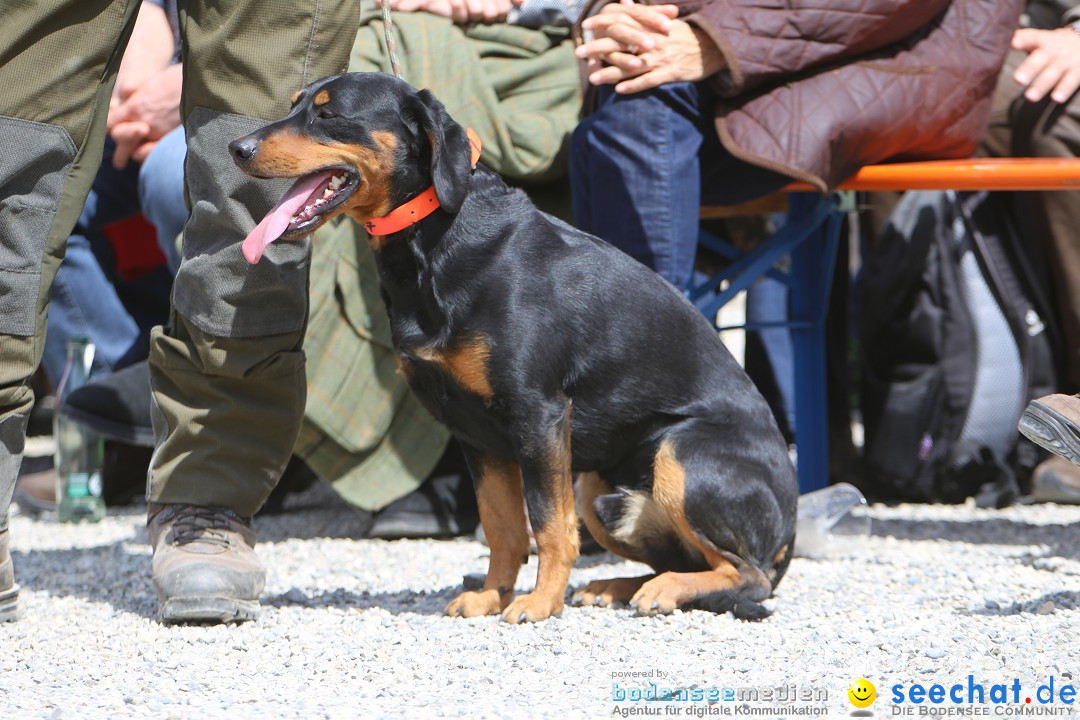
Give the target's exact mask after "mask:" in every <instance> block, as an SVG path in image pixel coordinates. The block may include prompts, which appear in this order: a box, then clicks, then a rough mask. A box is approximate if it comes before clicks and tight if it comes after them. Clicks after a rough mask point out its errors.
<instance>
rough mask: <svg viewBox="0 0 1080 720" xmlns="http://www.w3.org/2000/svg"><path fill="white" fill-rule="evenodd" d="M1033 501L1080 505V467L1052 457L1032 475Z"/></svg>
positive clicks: (1040, 464) (1043, 462)
mask: <svg viewBox="0 0 1080 720" xmlns="http://www.w3.org/2000/svg"><path fill="white" fill-rule="evenodd" d="M1030 497H1031V500H1032V501H1033V502H1051V503H1062V504H1069V505H1080V467H1077V466H1076V465H1073V464H1072V463H1070V462H1068V461H1067V460H1065V459H1064V458H1059V457H1057V456H1052V457H1050V459H1048V460H1044V461H1042V462H1041V463H1039V465H1038V467H1036V468H1035V471H1034V472H1033V473H1031V496H1030Z"/></svg>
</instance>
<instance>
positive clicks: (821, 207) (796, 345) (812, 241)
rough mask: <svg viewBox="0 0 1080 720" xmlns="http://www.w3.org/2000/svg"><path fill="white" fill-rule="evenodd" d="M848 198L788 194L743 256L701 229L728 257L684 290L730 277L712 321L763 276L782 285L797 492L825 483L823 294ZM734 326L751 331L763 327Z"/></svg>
mask: <svg viewBox="0 0 1080 720" xmlns="http://www.w3.org/2000/svg"><path fill="white" fill-rule="evenodd" d="M853 203H854V193H851V192H838V193H834V194H831V195H821V194H818V193H810V192H797V193H790V195H789V210H788V219H787V223H786V224H785V225H784V226H783V227H782V228H780V229H779V230H777V231H776V233H774V234H773V236H772V237H771V238H769V239H768V240H767V241H765V242H763V243H761V244H760V245H758V246H757V247H755V248H754V249H753V250H751V251H750V252H748V253H745V254H743V253H741V252H740V251H739V250H737V249H736V248H734V247H733V246H731V245H730V244H728V243H725V242H723V241H721V240H719V239H718V238H715V237H713V236H711V235H708V234H706V233H702V236H701V238H700V242H701V243H702V244H704V245H705V246H707V247H708V248H709V249H711V250H713V251H714V252H717V253H718V254H720V255H722V256H723V257H726V258H728V259H730V260H732V261H733V262H732V263H731V264H730V265H728V266H727V267H726V268H724V269H723V270H722V271H721V272H719V273H717V274H716V275H714V276H712V277H711V278H709V279H708V280H707V281H705V282H704V283H702V284H700V285H698V286H696V287H694V288H693V289H692V290H691V291H690V297H691V299H692V300H697V299H699V298H701V297H702V296H703V295H706V294H708V293H712V292H716V291H717V290H718V289H719V288H720V286H721V284H722V283H724V281H727V282H728V284H727V286H726V287H725V288H724V289H723V290H720V291H719V292H717V295H716V297H715V299H713V301H712V302H711V303H710V304H709V305H708V307H707V308H705V309H704V312H705V314H706V317H708V318H709V319H710V320H713V319H715V318H716V315H717V312H718V311H719V309H720V308H721V307H722V306H723V305H725V304H726V303H727V302H729V301H730V300H731V299H732V298H734V297H735V295H737V294H738V293H739V292H741V291H743V290H746V289H747V288H748V287H750V285H751V284H752V283H753V282H754V281H755V280H757V279H758V278H759V277H761V276H763V275H768V276H769V277H772V278H775V279H777V280H779V281H781V282H783V283H784V284H785V285H787V287H788V290H789V292H790V298H791V303H790V304H791V317H790V319H789V321H788V322H786V323H780V324H779V326H784V327H788V328H789V329H790V330H791V339H792V348H793V351H794V362H795V427H796V435H797V438H796V445H797V449H798V460H797V463H798V468H797V470H798V474H799V492H802V493H807V492H810V491H811V490H817V489H818V488H823V487H825V486H826V485H828V484H829V436H828V422H827V414H828V407H827V404H826V403H827V398H826V387H825V382H826V380H825V316H826V314H827V312H828V310H829V292H830V288H831V287H832V273H833V268H834V267H835V266H836V252H837V247H838V246H839V242H840V230H841V227H842V223H843V218H844V213H845V212H846V211H847V210H848V209H849V208H850V207H852V206H853ZM785 255H790V256H791V262H790V270H789V271H788V272H782V271H780V270H777V269H776V267H775V266H776V263H777V261H778V260H780V259H781V258H782V257H784V256H785ZM739 327H743V328H744V329H746V330H747V331H753V330H759V329H762V328H763V327H765V326H764V325H762V324H758V325H744V326H739ZM718 329H719V330H726V329H729V328H726V327H724V328H718Z"/></svg>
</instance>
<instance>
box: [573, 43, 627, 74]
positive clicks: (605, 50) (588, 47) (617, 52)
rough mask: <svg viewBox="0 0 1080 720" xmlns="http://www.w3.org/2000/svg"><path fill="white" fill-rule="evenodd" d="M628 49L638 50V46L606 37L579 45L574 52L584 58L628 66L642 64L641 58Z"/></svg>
mask: <svg viewBox="0 0 1080 720" xmlns="http://www.w3.org/2000/svg"><path fill="white" fill-rule="evenodd" d="M628 50H633V51H635V52H636V48H627V47H625V46H624V45H623V44H622V43H620V42H618V41H617V40H615V39H613V38H606V37H605V38H600V39H598V40H591V41H589V42H587V43H585V44H583V45H580V46H578V47H577V48H575V49H574V54H575V55H577V57H578V58H580V59H582V60H596V61H598V62H599V61H602V62H609V63H612V64H615V65H626V66H627V67H637V66H640V64H641V59H640V58H638V56H637V55H635V54H634V53H633V52H627V51H628Z"/></svg>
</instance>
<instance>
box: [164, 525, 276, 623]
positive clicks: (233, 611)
mask: <svg viewBox="0 0 1080 720" xmlns="http://www.w3.org/2000/svg"><path fill="white" fill-rule="evenodd" d="M146 526H147V531H148V532H149V534H150V545H151V546H152V547H153V548H154V559H153V563H152V572H153V580H154V590H155V591H156V592H157V595H158V599H159V600H160V601H161V608H160V610H159V612H158V617H159V619H160V620H161V622H163V623H165V624H175V623H225V622H244V621H245V620H254V619H255V618H256V617H257V616H258V612H259V594H260V593H261V592H262V590H263V585H264V584H265V582H266V571H265V570H263V566H262V563H260V562H259V558H258V557H256V555H255V532H254V531H253V530H252V529H251V522H250V520H249V519H247V518H242V517H240V516H239V515H237V514H236V513H234V512H232V511H230V510H225V509H223V508H210V507H200V506H197V505H160V504H157V503H150V505H149V507H148V508H147V523H146Z"/></svg>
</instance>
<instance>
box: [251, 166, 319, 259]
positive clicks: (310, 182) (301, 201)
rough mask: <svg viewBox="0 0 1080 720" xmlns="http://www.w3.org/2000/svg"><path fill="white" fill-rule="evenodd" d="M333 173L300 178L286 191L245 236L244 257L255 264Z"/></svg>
mask: <svg viewBox="0 0 1080 720" xmlns="http://www.w3.org/2000/svg"><path fill="white" fill-rule="evenodd" d="M332 174H333V173H331V172H324V173H318V174H316V175H309V176H308V177H304V178H300V179H299V180H297V181H296V183H295V184H294V185H293V186H292V187H291V188H289V191H288V192H286V193H285V197H283V198H281V200H279V201H278V204H277V205H275V206H274V207H272V208H270V212H268V213H266V217H264V218H263V219H262V221H261V222H260V223H259V224H258V225H256V226H255V229H254V230H252V231H251V232H250V233H249V234H248V236H247V237H246V238H244V245H243V251H244V257H245V258H247V261H248V262H249V263H251V264H252V265H254V264H255V263H257V262H259V260H260V259H261V258H262V256H263V253H264V252H266V248H268V247H269V246H270V243H272V242H274V241H275V240H277V239H278V238H279V237H281V233H283V232H285V229H286V228H288V227H289V222H290V221H291V220H292V218H293V216H294V215H296V213H297V211H298V210H299V209H300V208H302V207H304V205H305V204H306V203H307V201H308V200H309V199H310V198H311V195H312V193H313V192H314V191H315V190H317V189H318V187H319V186H320V185H322V184H323V183H324V182H325V181H327V180H328V179H329V178H330V176H331V175H332Z"/></svg>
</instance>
